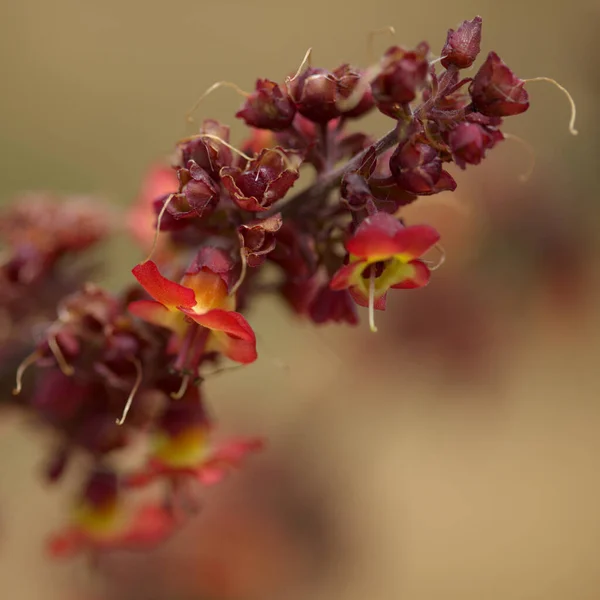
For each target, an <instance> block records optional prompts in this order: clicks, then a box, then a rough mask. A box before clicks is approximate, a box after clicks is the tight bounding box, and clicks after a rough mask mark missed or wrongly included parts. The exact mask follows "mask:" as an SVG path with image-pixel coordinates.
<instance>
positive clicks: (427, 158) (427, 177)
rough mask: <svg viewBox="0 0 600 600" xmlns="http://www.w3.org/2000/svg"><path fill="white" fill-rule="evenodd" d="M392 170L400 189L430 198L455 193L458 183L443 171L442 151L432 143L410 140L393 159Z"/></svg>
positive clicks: (394, 154) (395, 153)
mask: <svg viewBox="0 0 600 600" xmlns="http://www.w3.org/2000/svg"><path fill="white" fill-rule="evenodd" d="M389 166H390V171H391V173H392V176H393V178H394V180H395V181H396V183H397V184H398V186H399V187H400V188H401V189H403V190H405V191H407V192H410V193H411V194H418V195H419V196H428V195H431V194H437V193H438V192H443V191H454V190H455V189H456V182H455V181H454V179H453V178H452V176H451V175H450V173H448V172H447V171H444V169H442V159H441V158H440V156H439V152H438V150H436V149H435V148H433V147H432V146H430V145H429V144H422V143H420V142H418V141H416V140H407V141H406V142H404V143H403V144H399V145H398V147H397V148H396V150H395V151H394V153H393V154H392V156H391V157H390V162H389Z"/></svg>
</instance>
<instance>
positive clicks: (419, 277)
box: [392, 260, 431, 290]
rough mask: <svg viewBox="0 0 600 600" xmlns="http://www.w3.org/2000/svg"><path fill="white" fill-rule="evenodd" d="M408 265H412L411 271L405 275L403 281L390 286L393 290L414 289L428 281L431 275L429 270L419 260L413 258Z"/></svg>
mask: <svg viewBox="0 0 600 600" xmlns="http://www.w3.org/2000/svg"><path fill="white" fill-rule="evenodd" d="M409 266H411V267H413V273H412V275H410V276H409V277H407V278H406V279H405V280H404V281H401V282H400V283H397V284H396V285H393V286H392V288H393V289H395V290H414V289H416V288H421V287H423V286H426V285H427V284H428V283H429V279H430V277H431V271H430V270H429V267H428V266H427V265H426V264H425V263H424V262H423V261H420V260H413V261H412V262H410V263H409Z"/></svg>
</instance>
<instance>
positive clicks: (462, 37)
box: [442, 17, 481, 69]
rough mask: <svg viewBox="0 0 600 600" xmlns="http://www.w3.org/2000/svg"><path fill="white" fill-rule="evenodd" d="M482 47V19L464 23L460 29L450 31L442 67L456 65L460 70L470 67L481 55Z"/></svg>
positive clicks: (444, 49) (477, 18) (444, 48)
mask: <svg viewBox="0 0 600 600" xmlns="http://www.w3.org/2000/svg"><path fill="white" fill-rule="evenodd" d="M480 45H481V17H475V18H474V19H473V20H472V21H463V22H462V23H461V24H460V25H459V27H458V29H457V30H456V31H454V29H449V30H448V37H447V38H446V43H445V44H444V47H443V48H442V65H443V66H444V67H446V68H448V67H449V66H450V65H454V66H455V67H458V68H459V69H466V68H467V67H470V66H471V65H472V64H473V63H474V62H475V59H476V58H477V55H478V54H479V49H480Z"/></svg>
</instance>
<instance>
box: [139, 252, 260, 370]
mask: <svg viewBox="0 0 600 600" xmlns="http://www.w3.org/2000/svg"><path fill="white" fill-rule="evenodd" d="M205 250H211V251H212V252H204V253H203V252H201V253H200V254H199V258H198V259H197V261H196V264H195V265H193V266H192V267H191V269H190V270H189V271H188V272H187V273H186V274H185V275H184V276H183V279H182V280H181V284H179V283H175V282H174V281H171V280H169V279H167V278H166V277H163V276H162V275H161V274H160V272H159V270H158V267H157V266H156V264H154V263H153V262H152V261H147V262H145V263H142V264H141V265H138V266H137V267H135V268H134V269H133V274H134V275H135V277H136V279H137V280H138V281H139V282H140V284H141V285H142V287H143V288H144V289H145V290H146V292H148V294H150V296H152V298H154V300H138V301H136V302H132V303H131V304H130V305H129V310H130V311H131V312H132V313H133V314H134V315H136V316H138V317H140V318H142V319H144V320H145V321H148V322H150V323H154V324H155V325H160V326H162V327H166V328H168V329H171V330H172V331H173V332H174V333H175V334H176V335H177V336H178V337H180V338H181V337H183V335H184V334H185V331H186V329H187V327H188V324H189V323H190V322H191V321H193V322H195V323H197V324H198V325H201V326H202V327H205V328H207V329H210V330H211V333H212V335H211V336H210V339H209V342H208V344H207V350H210V349H213V350H216V351H218V352H221V353H222V354H224V355H225V356H227V357H228V358H230V359H231V360H235V361H237V362H240V363H251V362H253V361H254V360H256V337H255V335H254V331H252V328H251V327H250V325H249V324H248V322H247V321H246V319H244V317H243V316H242V315H240V314H239V313H237V312H234V311H233V310H232V309H233V308H234V305H235V298H234V297H232V296H230V295H229V294H228V286H227V279H226V278H225V277H223V274H226V271H227V270H228V268H229V264H228V263H227V260H228V258H227V259H226V258H225V257H224V255H223V254H222V253H221V252H219V251H217V250H215V249H208V248H206V249H205Z"/></svg>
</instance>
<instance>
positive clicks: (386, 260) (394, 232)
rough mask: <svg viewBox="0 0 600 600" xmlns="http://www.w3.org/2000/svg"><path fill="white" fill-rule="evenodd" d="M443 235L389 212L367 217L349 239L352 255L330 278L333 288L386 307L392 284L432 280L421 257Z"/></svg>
mask: <svg viewBox="0 0 600 600" xmlns="http://www.w3.org/2000/svg"><path fill="white" fill-rule="evenodd" d="M439 239H440V236H439V234H438V232H437V231H436V230H435V229H433V227H429V226H428V225H412V226H409V227H405V226H404V225H402V223H400V221H398V220H397V219H396V218H394V217H393V216H392V215H389V214H387V213H377V214H376V215H374V216H372V217H368V218H366V219H365V220H364V221H363V222H362V223H361V225H360V226H359V228H358V229H357V230H356V233H355V234H354V235H353V236H352V237H351V238H350V239H349V240H348V241H347V242H346V250H347V251H348V253H349V255H350V260H349V263H348V264H347V265H344V266H343V267H341V268H340V269H339V270H338V271H337V273H335V275H334V276H333V279H332V280H331V284H330V285H331V289H332V290H345V289H348V290H349V291H350V294H351V295H352V297H353V298H354V300H355V301H356V303H357V304H359V305H361V306H368V307H369V309H370V311H371V329H374V324H373V319H372V311H373V309H377V310H384V309H385V301H386V294H387V292H388V290H389V289H390V288H394V289H413V288H419V287H423V286H424V285H427V283H428V282H429V277H430V271H429V267H428V266H427V265H426V264H425V262H423V261H422V260H419V259H420V257H421V256H423V254H425V252H427V251H428V250H429V249H430V248H432V247H433V246H434V245H435V244H436V243H437V242H438V241H439Z"/></svg>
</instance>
